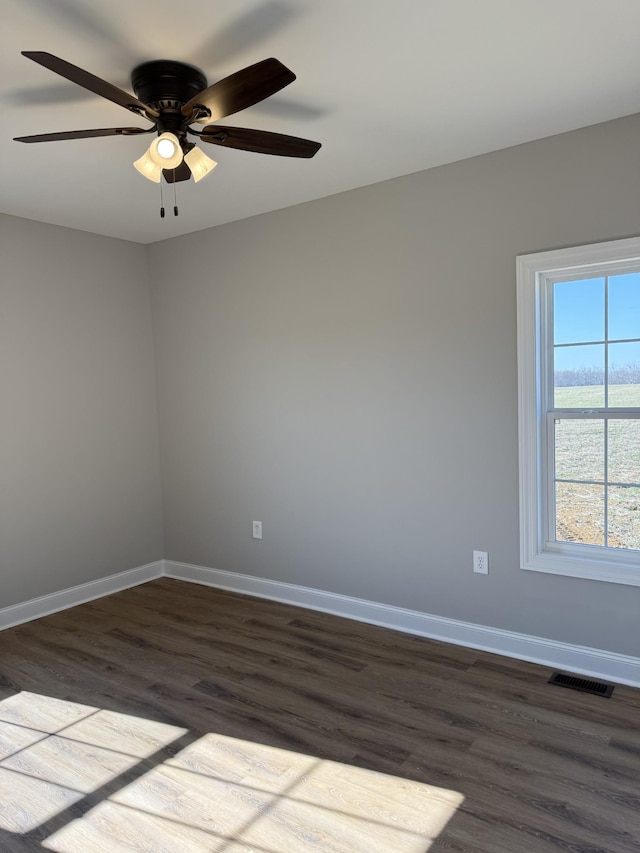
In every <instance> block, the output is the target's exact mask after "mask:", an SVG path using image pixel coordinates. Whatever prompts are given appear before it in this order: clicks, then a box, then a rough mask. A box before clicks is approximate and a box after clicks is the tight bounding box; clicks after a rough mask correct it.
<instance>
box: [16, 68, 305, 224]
mask: <svg viewBox="0 0 640 853" xmlns="http://www.w3.org/2000/svg"><path fill="white" fill-rule="evenodd" d="M22 55H23V56H26V57H27V58H28V59H31V60H33V61H34V62H37V63H39V64H40V65H43V66H44V67H45V68H48V69H49V70H50V71H53V72H54V73H56V74H60V76H62V77H65V78H66V79H67V80H71V82H72V83H77V84H78V85H79V86H82V87H83V88H85V89H88V90H89V91H90V92H94V93H95V94H96V95H100V96H101V97H103V98H106V99H107V100H109V101H113V102H114V103H116V104H119V105H120V106H121V107H124V108H125V109H127V110H129V111H130V112H132V113H135V114H136V115H137V116H139V117H141V118H144V119H148V120H149V121H150V122H152V125H151V127H149V128H142V127H106V128H95V129H91V130H68V131H63V132H61V133H41V134H36V135H35V136H18V137H15V141H16V142H29V143H31V142H55V141H62V140H67V139H87V138H91V137H97V136H135V135H138V134H145V133H156V137H155V139H154V140H153V142H152V143H151V145H150V146H149V149H148V150H147V151H146V152H145V154H144V155H143V156H142V157H141V158H140V159H139V160H136V162H135V163H134V166H135V167H136V169H137V170H138V171H139V172H140V173H141V174H143V175H144V176H145V177H146V178H149V180H152V181H155V182H156V183H160V181H161V180H162V176H164V178H165V180H166V181H167V182H168V183H177V182H178V181H188V180H189V179H190V178H191V176H193V179H194V181H196V182H197V181H199V180H201V179H202V178H203V177H205V175H207V174H208V173H209V172H210V171H211V170H212V169H213V168H214V166H215V165H216V163H215V162H214V161H213V160H211V159H210V158H209V157H207V156H206V155H205V154H204V153H203V152H202V151H201V150H200V149H199V148H197V147H196V145H195V143H194V142H192V141H191V140H190V139H189V138H188V136H189V135H192V136H195V137H196V138H198V139H200V140H202V141H203V142H207V143H210V144H212V145H222V146H225V147H226V148H238V149H240V150H242V151H255V152H258V153H261V154H276V155H279V156H282V157H307V158H308V157H313V156H314V154H316V152H317V151H318V149H319V148H320V143H319V142H312V141H311V140H309V139H300V138H298V137H296V136H287V135H285V134H281V133H270V132H268V131H265V130H250V129H247V128H243V127H228V126H222V125H219V124H214V122H217V121H219V120H220V119H222V118H224V117H225V116H228V115H232V114H233V113H237V112H239V111H240V110H244V109H246V108H247V107H250V106H252V105H253V104H257V103H258V102H260V101H262V100H264V99H265V98H268V97H270V96H271V95H274V94H275V93H276V92H279V91H280V90H281V89H283V88H284V87H285V86H288V85H289V83H292V82H293V81H294V80H295V79H296V76H295V74H294V73H293V72H292V71H290V70H289V69H288V68H287V67H286V66H285V65H283V64H282V63H281V62H279V61H278V60H277V59H273V58H271V59H264V60H262V62H257V63H256V64H255V65H250V66H248V67H247V68H243V69H242V70H241V71H237V72H236V73H235V74H231V75H229V76H228V77H225V78H224V79H222V80H219V81H218V82H217V83H213V84H211V85H207V78H206V77H205V75H204V73H203V72H202V71H201V70H200V69H199V68H196V67H195V66H194V65H188V64H186V63H183V62H175V61H173V60H168V59H159V60H153V61H151V62H144V63H142V64H141V65H138V66H136V67H135V68H134V69H133V71H132V72H131V87H132V89H133V91H134V92H135V97H134V96H133V95H131V94H129V93H128V92H125V91H124V90H122V89H119V88H118V87H117V86H113V85H112V84H111V83H107V81H106V80H102V79H101V78H100V77H96V76H95V75H94V74H91V73H90V72H88V71H85V70H83V69H82V68H78V66H77V65H72V64H71V63H70V62H66V61H65V60H64V59H60V58H59V57H57V56H54V55H53V54H51V53H45V52H43V51H22ZM193 124H199V125H201V126H202V129H200V130H199V129H196V128H194V127H193ZM163 212H164V209H163Z"/></svg>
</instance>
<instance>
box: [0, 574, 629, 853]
mask: <svg viewBox="0 0 640 853" xmlns="http://www.w3.org/2000/svg"><path fill="white" fill-rule="evenodd" d="M548 676H549V672H548V671H547V670H546V669H545V668H543V667H539V666H537V665H535V664H531V663H526V662H520V661H516V660H512V659H507V658H502V657H500V656H497V655H491V654H488V653H484V652H480V651H476V650H473V649H464V648H461V647H455V646H449V645H447V644H444V643H440V642H434V641H429V640H426V639H422V638H419V637H415V636H411V635H406V634H402V633H399V632H396V631H391V630H387V629H384V628H379V627H376V626H372V625H365V624H362V623H357V622H353V621H350V620H347V619H344V618H341V617H337V616H331V615H328V614H323V613H317V612H312V611H305V610H303V609H301V608H296V607H292V606H289V605H285V604H282V603H280V602H271V601H263V600H259V599H255V598H252V597H249V596H241V595H236V594H234V593H229V592H225V591H220V590H214V589H209V588H206V587H201V586H197V585H193V584H185V583H181V582H179V581H174V580H171V579H167V578H162V579H160V580H157V581H152V582H150V583H147V584H144V585H141V586H138V587H135V588H133V589H131V590H126V591H124V592H120V593H117V594H115V595H113V596H110V597H108V598H105V599H100V600H97V601H93V602H89V603H87V604H85V605H82V606H80V607H77V608H74V609H72V610H68V611H64V612H61V613H57V614H53V615H52V616H49V617H46V618H44V619H41V620H38V621H36V622H32V623H28V624H25V625H21V626H17V627H16V628H12V629H9V630H7V631H4V632H2V633H1V634H0V849H1V850H3V851H5V850H6V851H7V853H18V852H19V851H36V850H38V851H42V850H43V849H46V850H57V851H59V853H120V851H123V853H124V851H129V853H130V851H149V853H163V851H167V853H169V851H170V853H180V851H182V850H185V851H186V850H189V851H195V853H199V851H202V853H204V851H207V852H208V853H209V851H219V853H236V851H254V853H307V851H308V853H314V851H323V853H324V852H325V851H331V853H338V851H339V853H426V851H439V850H442V851H445V850H446V851H455V853H559V851H562V852H563V853H638V850H640V726H639V724H638V723H639V721H640V691H637V690H634V689H633V688H628V687H616V689H615V691H614V694H613V697H612V698H611V699H609V700H605V699H602V698H601V697H594V696H589V695H587V694H581V693H577V692H575V691H570V690H561V689H558V688H556V687H552V686H550V685H548V684H547V679H548ZM43 845H44V846H43Z"/></svg>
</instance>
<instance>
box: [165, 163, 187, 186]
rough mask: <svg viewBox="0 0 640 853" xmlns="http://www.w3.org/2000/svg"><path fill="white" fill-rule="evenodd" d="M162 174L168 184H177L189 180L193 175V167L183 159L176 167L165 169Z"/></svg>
mask: <svg viewBox="0 0 640 853" xmlns="http://www.w3.org/2000/svg"><path fill="white" fill-rule="evenodd" d="M162 174H163V175H164V179H165V181H166V182H167V183H168V184H177V183H179V182H180V181H188V180H189V178H190V177H191V169H190V168H189V167H188V166H187V164H186V163H185V162H184V160H183V161H182V163H180V165H179V166H176V168H175V169H163V170H162Z"/></svg>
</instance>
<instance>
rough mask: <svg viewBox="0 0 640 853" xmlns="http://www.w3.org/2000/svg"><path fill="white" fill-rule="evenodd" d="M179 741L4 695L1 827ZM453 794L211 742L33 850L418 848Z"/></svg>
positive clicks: (62, 804)
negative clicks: (49, 710)
mask: <svg viewBox="0 0 640 853" xmlns="http://www.w3.org/2000/svg"><path fill="white" fill-rule="evenodd" d="M48 701H50V702H51V703H52V704H51V710H52V715H51V717H50V718H49V719H48V720H47V715H46V708H47V702H48ZM7 703H8V704H7ZM66 706H68V707H66ZM31 710H33V714H32V715H31V716H30V711H31ZM36 723H38V725H36ZM56 723H57V726H58V727H56ZM10 727H11V728H10ZM185 734H187V730H185V729H181V728H178V727H174V726H167V725H163V724H158V723H155V722H153V721H150V720H145V719H141V718H138V717H132V716H127V715H124V714H114V713H113V712H110V711H104V710H100V709H98V708H90V707H88V706H82V705H77V704H75V703H72V702H64V703H63V702H61V700H56V699H50V700H49V699H48V697H46V696H36V695H35V694H29V693H21V694H17V695H16V696H12V697H10V699H8V700H5V702H0V800H1V801H2V802H3V809H2V815H3V817H2V818H0V826H1V827H2V828H3V829H5V830H8V831H11V832H14V833H18V834H19V833H22V834H24V833H26V832H28V831H29V830H31V829H34V828H35V827H37V826H42V825H43V824H46V822H47V820H49V819H50V818H52V817H53V816H54V815H60V814H61V813H63V812H64V811H65V809H67V808H69V806H71V805H72V804H73V803H76V802H78V801H79V800H81V799H82V798H83V797H84V796H86V795H87V794H89V793H91V792H92V791H96V790H97V789H98V788H100V787H101V786H102V785H105V784H107V783H109V782H110V781H113V780H116V779H117V777H118V776H120V775H121V774H122V773H125V772H126V771H128V770H131V768H133V767H135V766H136V765H138V764H139V762H140V761H141V760H144V759H149V757H150V756H152V755H154V754H155V753H157V752H158V750H160V749H162V748H163V747H165V746H167V745H168V744H170V743H172V742H174V741H176V740H177V739H179V738H180V737H182V736H184V735H185ZM12 735H15V740H14V741H13V749H11V737H12ZM2 756H5V757H4V758H2ZM157 758H158V756H156V759H157ZM156 759H154V760H156ZM143 769H144V768H143ZM129 779H131V777H129ZM111 791H114V788H111ZM463 799H464V798H463V796H462V795H461V794H459V793H458V792H456V791H450V790H447V789H444V788H439V787H435V786H431V785H426V784H422V783H418V782H412V781H409V780H406V779H403V778H399V777H395V776H391V775H388V774H384V773H378V772H373V771H370V770H364V769H362V768H359V767H352V766H349V765H346V764H341V763H338V762H334V761H327V760H322V759H319V758H314V757H311V756H307V755H303V754H301V753H296V752H292V751H289V750H285V749H277V748H274V747H269V746H264V745H261V744H257V743H253V742H250V741H245V740H240V739H237V738H231V737H226V736H223V735H219V734H214V733H212V734H207V735H205V736H203V737H201V738H200V739H199V740H197V741H195V742H194V743H191V744H190V745H189V746H187V747H185V748H184V749H182V750H181V751H180V752H179V753H177V755H175V756H174V757H171V758H165V759H164V760H159V761H158V763H156V764H155V766H154V764H153V761H152V765H151V769H148V770H146V772H143V773H142V774H141V775H140V776H139V778H137V779H135V780H134V781H132V782H129V784H125V783H124V781H123V784H122V786H121V787H117V785H116V787H115V792H113V793H111V796H109V797H108V798H106V799H104V800H103V801H101V802H99V803H98V805H95V806H94V807H93V808H92V809H90V810H89V811H87V813H86V814H84V815H83V816H82V817H80V818H77V817H76V818H75V819H74V818H73V817H72V815H69V820H68V822H66V823H65V824H64V825H63V826H62V828H60V829H58V830H57V831H55V832H53V833H52V834H51V835H49V837H48V838H47V839H46V840H44V841H41V845H42V847H43V848H45V849H46V850H51V851H56V852H57V853H99V852H100V853H104V851H106V850H108V851H109V853H125V851H132V850H136V851H150V853H151V851H152V853H164V851H166V853H175V851H176V850H185V851H186V850H189V851H193V853H205V851H206V853H213V851H216V853H239V851H245V853H247V851H255V853H283V851H287V853H289V851H294V850H295V851H297V850H305V851H313V850H318V851H320V850H321V851H331V853H338V851H339V853H360V851H362V853H365V851H366V853H378V852H379V853H389V851H393V853H425V851H428V850H429V848H430V847H431V844H432V842H433V840H434V839H436V838H437V837H438V835H439V834H440V833H441V832H442V830H443V829H444V827H445V826H446V824H447V823H448V821H449V820H450V819H451V817H452V816H453V814H454V813H455V811H456V809H457V808H458V807H459V806H460V804H461V803H462V801H463ZM5 804H6V805H5ZM76 814H77V812H76Z"/></svg>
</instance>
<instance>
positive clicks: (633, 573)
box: [521, 546, 640, 586]
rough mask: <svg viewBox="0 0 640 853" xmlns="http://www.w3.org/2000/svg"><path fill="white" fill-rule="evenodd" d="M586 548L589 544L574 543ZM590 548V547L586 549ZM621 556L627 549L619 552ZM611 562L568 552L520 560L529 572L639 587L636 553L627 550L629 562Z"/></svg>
mask: <svg viewBox="0 0 640 853" xmlns="http://www.w3.org/2000/svg"><path fill="white" fill-rule="evenodd" d="M574 547H578V548H582V547H584V548H586V549H589V546H574ZM589 550H591V549H589ZM620 556H621V557H622V558H623V559H624V557H625V556H627V552H621V555H620ZM625 563H626V561H625V562H622V561H617V560H616V561H615V562H614V561H612V560H609V559H607V558H606V556H605V555H603V556H602V557H598V556H595V555H593V556H592V555H589V557H586V558H585V557H584V556H582V555H580V556H577V555H573V554H572V555H567V554H561V553H555V552H553V551H544V552H542V553H539V554H536V555H535V556H534V557H531V558H530V559H527V560H523V562H522V565H521V568H523V569H525V570H526V571H531V572H546V573H547V574H552V575H565V576H567V577H572V578H585V579H587V580H596V581H606V582H607V583H620V584H626V585H627V586H640V564H639V563H638V558H637V556H636V555H635V554H631V553H628V564H625Z"/></svg>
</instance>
